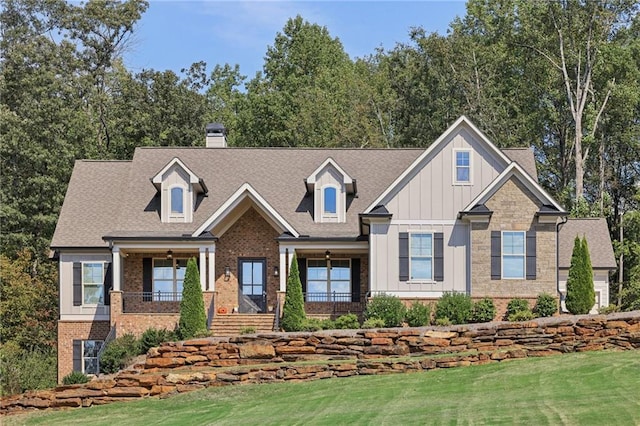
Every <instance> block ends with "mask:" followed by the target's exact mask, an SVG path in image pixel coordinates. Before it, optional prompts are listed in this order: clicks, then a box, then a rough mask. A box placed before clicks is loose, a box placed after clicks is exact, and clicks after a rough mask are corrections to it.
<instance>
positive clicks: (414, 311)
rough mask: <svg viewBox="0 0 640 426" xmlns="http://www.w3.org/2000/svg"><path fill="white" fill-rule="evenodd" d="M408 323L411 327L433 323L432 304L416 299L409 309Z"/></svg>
mask: <svg viewBox="0 0 640 426" xmlns="http://www.w3.org/2000/svg"><path fill="white" fill-rule="evenodd" d="M406 317H407V318H406V319H407V324H409V327H422V326H425V325H429V324H431V306H429V305H423V304H422V303H420V302H418V301H415V302H413V303H412V304H411V307H410V308H409V309H408V310H407V315H406Z"/></svg>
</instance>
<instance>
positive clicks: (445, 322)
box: [436, 317, 451, 326]
mask: <svg viewBox="0 0 640 426" xmlns="http://www.w3.org/2000/svg"><path fill="white" fill-rule="evenodd" d="M436 325H439V326H448V325H451V320H450V319H449V318H447V317H444V318H436Z"/></svg>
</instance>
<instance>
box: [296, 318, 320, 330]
mask: <svg viewBox="0 0 640 426" xmlns="http://www.w3.org/2000/svg"><path fill="white" fill-rule="evenodd" d="M322 329H323V328H322V320H321V319H318V318H305V319H304V321H302V327H301V329H300V331H318V330H322Z"/></svg>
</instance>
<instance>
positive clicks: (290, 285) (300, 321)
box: [280, 253, 306, 331]
mask: <svg viewBox="0 0 640 426" xmlns="http://www.w3.org/2000/svg"><path fill="white" fill-rule="evenodd" d="M305 319H306V315H305V313H304V298H303V296H302V283H301V282H300V273H299V271H298V259H297V258H296V254H295V253H294V254H293V259H292V261H291V269H290V270H289V277H287V293H286V294H285V298H284V308H283V309H282V321H281V322H280V324H281V326H282V329H283V330H284V331H301V330H302V327H303V325H304V320H305Z"/></svg>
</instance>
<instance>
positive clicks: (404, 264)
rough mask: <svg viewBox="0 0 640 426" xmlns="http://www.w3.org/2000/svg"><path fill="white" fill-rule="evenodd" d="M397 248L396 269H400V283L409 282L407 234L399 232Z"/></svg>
mask: <svg viewBox="0 0 640 426" xmlns="http://www.w3.org/2000/svg"><path fill="white" fill-rule="evenodd" d="M398 242H399V247H398V253H399V255H398V267H399V269H400V277H399V279H400V281H409V233H408V232H400V235H399V239H398Z"/></svg>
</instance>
